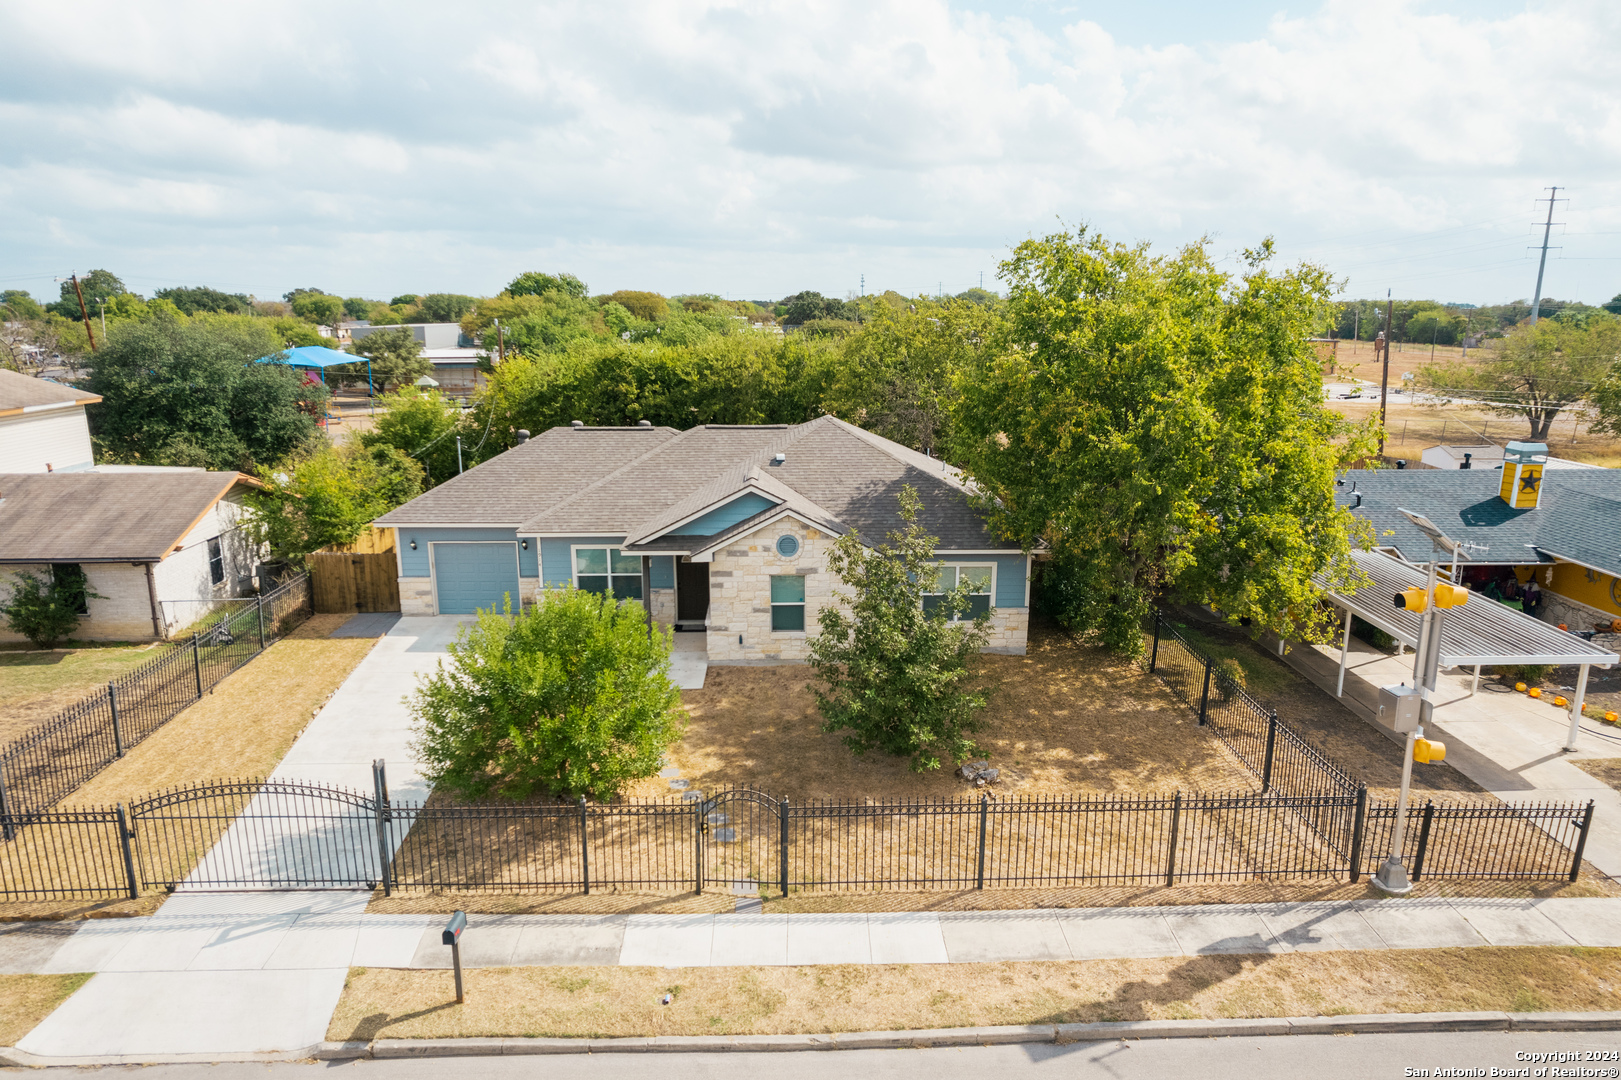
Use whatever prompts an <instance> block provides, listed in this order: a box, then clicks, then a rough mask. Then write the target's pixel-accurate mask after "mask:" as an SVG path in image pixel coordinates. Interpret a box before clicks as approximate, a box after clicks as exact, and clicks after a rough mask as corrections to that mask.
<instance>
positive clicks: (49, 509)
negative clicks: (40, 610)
mask: <svg viewBox="0 0 1621 1080" xmlns="http://www.w3.org/2000/svg"><path fill="white" fill-rule="evenodd" d="M259 486H261V485H260V484H259V482H258V481H257V480H255V479H253V478H252V477H249V476H244V475H242V474H241V473H234V472H204V471H203V470H201V469H194V470H188V469H163V470H158V469H152V470H144V469H143V470H139V471H135V472H123V471H119V472H101V471H86V472H78V473H52V474H41V473H6V474H0V594H9V593H10V584H11V581H12V578H13V575H14V574H16V573H17V572H19V571H26V572H31V573H33V574H34V575H35V576H39V577H48V576H51V575H53V574H60V573H62V572H63V568H66V567H68V566H74V565H77V566H78V567H79V568H80V569H82V570H83V571H84V573H85V576H86V578H88V580H89V582H90V591H91V592H94V593H98V594H100V595H99V596H98V597H93V598H91V599H90V600H89V601H88V602H87V604H86V608H85V611H84V615H85V618H84V619H82V620H81V621H80V623H79V628H78V629H77V630H76V631H75V632H74V634H73V636H74V637H77V638H85V639H91V640H96V639H100V640H147V639H150V638H165V637H168V636H169V634H171V633H173V632H174V631H175V630H178V629H180V628H181V627H183V626H186V625H189V624H190V623H191V622H193V621H195V620H196V619H197V618H199V617H201V616H202V615H204V614H206V613H207V612H208V610H209V609H210V608H211V607H212V606H213V604H214V603H215V602H217V601H219V600H222V599H225V598H229V597H234V596H241V595H242V594H243V593H246V592H249V591H251V589H252V587H253V575H254V574H256V573H257V572H258V564H259V561H260V558H261V552H259V551H258V550H256V549H255V548H254V547H253V545H252V544H250V543H249V542H248V540H247V538H246V536H244V534H243V533H242V531H241V529H240V527H239V525H238V521H239V518H240V516H241V512H242V495H243V493H244V492H245V491H247V490H248V489H249V488H253V487H259ZM0 640H3V641H18V640H21V636H20V635H17V634H13V633H12V632H11V631H10V630H8V629H5V628H4V626H3V624H0Z"/></svg>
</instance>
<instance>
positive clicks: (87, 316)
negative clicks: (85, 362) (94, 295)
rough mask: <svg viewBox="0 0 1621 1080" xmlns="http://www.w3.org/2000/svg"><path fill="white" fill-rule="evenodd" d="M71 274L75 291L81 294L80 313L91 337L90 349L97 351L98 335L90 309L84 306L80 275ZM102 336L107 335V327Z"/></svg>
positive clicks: (86, 332) (85, 329) (87, 333)
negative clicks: (92, 328)
mask: <svg viewBox="0 0 1621 1080" xmlns="http://www.w3.org/2000/svg"><path fill="white" fill-rule="evenodd" d="M70 276H71V277H72V278H73V291H74V292H76V293H78V294H79V315H80V316H81V317H82V318H83V319H84V332H85V334H86V335H87V336H88V337H89V338H90V351H91V352H95V351H96V335H95V331H93V330H91V329H90V309H89V308H87V307H85V306H84V290H83V289H82V288H80V287H79V275H78V274H72V275H70ZM102 336H103V337H105V336H106V331H105V329H104V330H103V331H102Z"/></svg>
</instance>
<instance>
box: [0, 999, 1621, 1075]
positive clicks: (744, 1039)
mask: <svg viewBox="0 0 1621 1080" xmlns="http://www.w3.org/2000/svg"><path fill="white" fill-rule="evenodd" d="M1433 1031H1621V1012H1588V1013H1580V1012H1547V1013H1507V1012H1458V1013H1375V1014H1370V1015H1364V1016H1286V1017H1273V1018H1266V1017H1262V1018H1257V1019H1251V1020H1126V1021H1120V1022H1114V1023H1098V1024H1032V1025H1027V1026H1017V1025H1010V1026H1006V1027H972V1028H933V1029H926V1030H920V1031H854V1032H838V1033H835V1034H832V1035H658V1036H653V1037H651V1038H625V1039H489V1038H485V1039H374V1040H372V1041H371V1042H364V1041H354V1042H323V1043H317V1044H315V1045H314V1046H309V1047H305V1048H303V1049H301V1050H289V1051H281V1052H268V1053H237V1054H169V1055H162V1054H134V1055H130V1056H128V1057H94V1058H90V1057H85V1058H57V1057H40V1056H39V1055H37V1054H30V1053H28V1052H27V1051H25V1050H17V1049H15V1048H13V1047H9V1046H3V1047H0V1067H7V1066H10V1067H23V1068H36V1069H37V1068H46V1067H50V1066H64V1065H65V1066H75V1065H167V1064H189V1063H220V1062H250V1061H251V1062H260V1061H262V1062H270V1061H308V1060H310V1059H312V1058H313V1059H314V1060H316V1061H355V1060H360V1059H366V1058H372V1059H391V1058H392V1059H400V1058H448V1057H528V1056H535V1055H542V1054H682V1053H686V1054H713V1053H754V1054H760V1053H783V1052H790V1051H804V1050H902V1049H918V1050H922V1049H928V1048H930V1047H945V1046H1007V1045H1011V1044H1017V1043H1026V1044H1029V1043H1048V1044H1052V1045H1057V1046H1067V1045H1069V1044H1071V1043H1079V1042H1115V1041H1121V1040H1128V1039H1224V1038H1225V1039H1231V1038H1244V1037H1259V1036H1275V1035H1351V1034H1364V1035H1372V1034H1401V1033H1418V1032H1433Z"/></svg>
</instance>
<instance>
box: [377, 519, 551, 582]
mask: <svg viewBox="0 0 1621 1080" xmlns="http://www.w3.org/2000/svg"><path fill="white" fill-rule="evenodd" d="M412 540H415V541H416V542H417V549H416V550H415V551H412V550H411V541H412ZM442 540H462V541H466V540H475V541H476V540H505V541H507V542H508V543H516V542H517V540H518V531H517V530H516V529H400V530H399V540H398V543H399V548H400V576H401V577H419V578H420V577H427V576H428V545H429V544H435V543H438V542H440V541H442ZM536 554H537V552H536V551H535V542H534V541H533V540H530V541H529V550H528V551H524V550H523V549H522V548H519V549H518V574H519V576H520V577H526V578H530V577H535V576H536V575H538V574H539V573H540V565H539V563H538V561H537V560H536V558H535V556H536Z"/></svg>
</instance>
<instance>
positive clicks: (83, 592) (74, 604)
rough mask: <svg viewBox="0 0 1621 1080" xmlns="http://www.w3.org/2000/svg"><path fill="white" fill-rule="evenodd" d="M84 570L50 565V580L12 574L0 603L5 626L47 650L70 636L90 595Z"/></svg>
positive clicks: (97, 594) (95, 596)
mask: <svg viewBox="0 0 1621 1080" xmlns="http://www.w3.org/2000/svg"><path fill="white" fill-rule="evenodd" d="M93 597H94V598H97V599H100V598H101V594H100V593H93V592H91V591H90V583H89V582H88V581H87V580H86V579H85V576H84V571H83V570H81V569H79V568H78V567H77V566H61V567H55V568H53V571H52V574H51V580H50V581H46V580H44V579H43V578H38V577H35V576H34V575H33V574H30V573H26V572H23V573H19V574H17V575H16V577H15V579H14V581H13V584H12V587H11V595H10V596H9V597H8V598H7V599H6V601H5V603H3V604H0V615H4V616H5V617H6V625H7V626H9V627H10V628H11V629H12V630H13V631H14V632H16V633H19V634H21V635H22V636H23V637H25V638H27V639H28V640H29V641H31V642H32V643H33V644H34V646H35V647H36V648H41V649H50V648H54V647H55V646H56V643H57V642H59V641H64V640H66V639H67V638H68V637H70V636H71V635H72V633H73V631H74V630H75V629H77V628H78V626H79V618H80V612H82V611H84V609H85V602H86V601H88V600H90V599H91V598H93Z"/></svg>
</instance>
